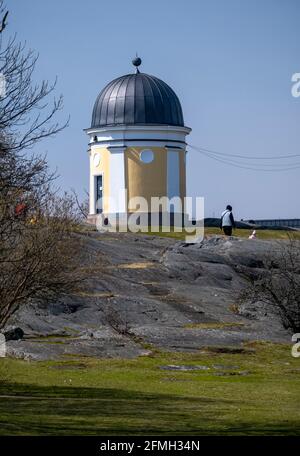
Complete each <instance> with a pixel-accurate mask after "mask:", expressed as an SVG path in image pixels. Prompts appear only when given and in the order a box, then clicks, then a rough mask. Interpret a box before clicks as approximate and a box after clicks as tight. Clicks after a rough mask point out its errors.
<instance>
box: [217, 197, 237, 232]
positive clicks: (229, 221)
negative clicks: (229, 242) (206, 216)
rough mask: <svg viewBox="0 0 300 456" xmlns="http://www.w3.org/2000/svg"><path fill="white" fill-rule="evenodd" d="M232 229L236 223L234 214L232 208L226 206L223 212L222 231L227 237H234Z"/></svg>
mask: <svg viewBox="0 0 300 456" xmlns="http://www.w3.org/2000/svg"><path fill="white" fill-rule="evenodd" d="M232 228H235V221H234V217H233V214H232V207H231V206H230V204H228V205H227V206H226V209H225V211H224V212H222V215H221V220H220V229H221V230H223V232H224V234H225V235H226V236H231V235H232Z"/></svg>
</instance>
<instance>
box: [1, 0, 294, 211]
mask: <svg viewBox="0 0 300 456" xmlns="http://www.w3.org/2000/svg"><path fill="white" fill-rule="evenodd" d="M7 6H8V9H9V10H10V16H9V26H8V31H9V32H10V33H11V34H13V33H15V32H16V33H17V36H18V38H19V40H20V41H25V40H26V42H27V45H28V47H30V48H32V49H34V50H36V51H37V52H38V53H39V55H40V57H39V61H38V65H37V70H36V73H35V77H36V79H37V80H40V79H42V78H46V79H49V80H50V81H52V80H54V79H55V77H56V76H57V77H58V83H57V94H60V93H62V94H63V95H64V111H63V112H62V113H61V114H60V116H61V119H64V118H66V117H67V116H68V115H69V114H70V116H71V120H70V126H69V128H67V129H66V130H65V131H63V132H62V133H60V134H59V135H58V136H57V137H56V138H53V139H51V140H48V141H46V142H43V143H41V144H40V145H39V150H40V151H41V152H47V153H48V159H49V162H50V165H51V167H52V168H57V169H58V172H59V174H60V179H59V183H60V186H61V187H62V188H64V189H70V188H71V187H73V188H75V189H76V190H77V192H78V193H79V194H80V195H83V193H84V189H87V188H88V171H89V170H88V156H87V142H88V141H87V136H86V135H85V133H84V132H83V128H86V127H89V125H90V121H91V112H92V107H93V103H94V100H95V99H96V96H97V94H98V93H99V92H100V90H101V89H102V88H103V87H104V86H105V85H106V84H107V83H108V82H109V81H110V80H112V79H114V78H115V77H118V76H121V75H122V74H126V73H129V72H131V71H133V67H132V65H131V59H132V57H134V55H135V52H136V51H137V52H138V54H139V55H140V56H141V58H142V60H143V64H142V67H141V71H144V72H145V73H149V74H153V75H155V76H157V77H159V78H161V79H163V80H164V81H166V82H167V83H168V84H169V85H170V86H171V87H172V88H173V89H174V90H175V92H176V93H177V95H178V96H179V98H180V100H181V103H182V107H183V112H184V119H185V124H186V125H187V126H189V127H191V128H192V129H193V131H192V133H191V135H190V136H189V137H188V142H189V143H190V144H192V145H196V146H200V147H204V148H208V149H213V150H215V151H218V152H221V153H232V154H239V155H245V156H253V155H255V156H276V155H285V154H300V150H299V144H300V128H299V126H300V98H293V97H292V95H291V85H292V83H291V77H292V74H294V73H297V72H298V73H299V72H300V27H299V24H300V2H299V1H298V0H260V1H259V0H251V1H250V0H227V1H224V0H187V1H178V0H164V1H162V0H160V1H158V0H151V1H144V0H139V1H137V0H127V1H126V2H125V1H122V0H114V1H112V2H107V1H101V0H98V1H97V0H85V1H84V2H79V1H71V0H60V1H58V0H52V1H51V2H41V1H38V0H26V1H22V2H20V0H10V1H7ZM286 161H287V162H289V163H290V162H293V163H295V162H298V163H300V157H299V158H298V159H289V160H286ZM254 162H255V160H254ZM299 177H300V168H298V169H294V170H290V171H283V172H262V171H252V170H246V169H240V168H236V167H232V166H228V165H225V164H223V163H220V162H218V161H215V160H212V159H211V158H208V157H206V156H205V155H203V154H201V153H199V152H196V151H193V150H190V151H189V154H188V160H187V182H188V194H189V195H192V196H196V195H199V196H204V197H205V213H206V216H213V215H214V216H218V215H219V213H220V212H221V210H223V207H224V205H226V204H227V203H230V204H232V206H233V207H234V213H235V215H236V218H238V219H240V218H264V217H299V216H300V213H299V206H300V205H299Z"/></svg>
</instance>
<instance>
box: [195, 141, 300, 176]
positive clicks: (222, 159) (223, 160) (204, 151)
mask: <svg viewBox="0 0 300 456" xmlns="http://www.w3.org/2000/svg"><path fill="white" fill-rule="evenodd" d="M189 147H191V148H192V149H194V150H196V151H198V152H200V153H202V154H203V155H205V156H207V157H209V158H212V159H213V160H216V161H218V162H220V163H224V164H225V165H230V166H234V167H236V168H242V169H249V170H252V171H267V172H279V171H290V170H294V169H297V168H300V163H294V164H293V163H289V164H287V163H282V164H275V163H274V164H273V166H282V167H281V168H274V169H271V168H264V166H265V167H266V166H272V164H266V163H260V164H254V166H256V167H254V166H248V163H245V164H244V163H240V162H238V161H235V160H230V159H228V158H226V156H228V155H230V156H236V155H234V154H221V153H220V152H218V155H221V157H219V156H218V157H216V156H215V155H214V153H213V152H207V149H204V148H203V149H202V148H198V147H197V148H196V147H195V146H190V145H189ZM223 155H225V157H223ZM249 165H250V163H249ZM259 166H260V167H259Z"/></svg>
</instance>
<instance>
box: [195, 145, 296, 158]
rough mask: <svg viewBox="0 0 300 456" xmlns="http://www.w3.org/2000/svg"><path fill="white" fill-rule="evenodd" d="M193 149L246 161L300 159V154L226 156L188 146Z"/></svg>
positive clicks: (223, 153)
mask: <svg viewBox="0 0 300 456" xmlns="http://www.w3.org/2000/svg"><path fill="white" fill-rule="evenodd" d="M188 146H189V147H191V149H195V150H200V151H205V152H208V153H211V154H216V155H224V156H227V157H236V158H242V159H245V160H282V159H285V158H295V157H300V154H293V155H275V156H273V157H270V156H269V157H262V156H258V155H252V156H251V157H250V156H249V155H238V154H226V153H225V152H217V151H215V150H211V149H205V148H204V147H197V146H192V145H191V144H188Z"/></svg>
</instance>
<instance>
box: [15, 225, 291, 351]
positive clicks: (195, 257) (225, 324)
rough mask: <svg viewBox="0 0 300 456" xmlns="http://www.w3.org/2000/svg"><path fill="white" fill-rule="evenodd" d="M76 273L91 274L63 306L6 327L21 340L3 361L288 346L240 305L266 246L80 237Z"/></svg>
mask: <svg viewBox="0 0 300 456" xmlns="http://www.w3.org/2000/svg"><path fill="white" fill-rule="evenodd" d="M78 241H81V242H84V246H85V254H84V258H82V259H80V261H82V267H86V265H87V264H88V263H89V262H91V261H92V262H93V263H94V266H93V270H94V273H93V274H91V279H90V280H89V282H88V283H86V284H85V285H84V289H83V291H82V290H81V291H80V292H78V293H77V294H75V295H73V296H66V297H63V298H61V300H60V301H57V302H51V303H50V304H48V305H45V304H43V305H42V304H36V303H32V304H30V305H27V306H26V307H24V308H22V309H21V310H20V311H19V312H18V313H17V314H15V315H14V316H13V317H12V319H11V321H10V326H18V327H21V328H22V329H23V331H24V332H25V337H24V339H23V340H18V341H9V342H8V343H7V345H8V353H9V354H10V355H12V356H17V357H22V358H32V359H54V358H58V357H61V356H65V355H76V356H78V355H84V356H97V357H135V356H138V355H143V354H144V355H146V354H149V353H151V351H152V350H155V349H163V350H176V351H195V350H199V349H200V348H201V347H205V346H216V347H224V346H226V347H235V349H242V348H241V345H242V343H243V342H245V341H251V340H270V341H290V337H291V335H290V333H289V332H287V331H286V330H285V329H284V328H283V327H282V324H281V322H280V318H279V316H278V315H277V314H276V310H274V308H272V307H271V306H267V305H265V304H263V303H261V302H256V303H254V304H253V303H252V304H250V303H242V304H241V303H240V302H239V300H238V298H239V295H240V292H241V290H242V289H243V288H244V287H245V286H247V280H246V279H245V276H244V274H243V273H244V272H245V271H249V270H251V271H254V272H255V271H256V270H257V269H260V268H261V267H262V259H263V257H264V256H265V255H267V254H268V253H269V252H270V251H272V249H274V248H276V246H277V244H276V243H275V242H273V241H260V240H255V241H251V240H245V239H239V238H232V239H230V240H226V239H225V238H223V237H218V236H215V237H211V238H210V239H207V240H205V241H203V242H202V243H200V244H185V243H182V242H176V241H175V240H173V239H170V238H162V237H158V236H145V235H140V234H137V235H134V234H128V233H126V234H112V233H106V234H101V233H96V232H88V233H83V234H78Z"/></svg>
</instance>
